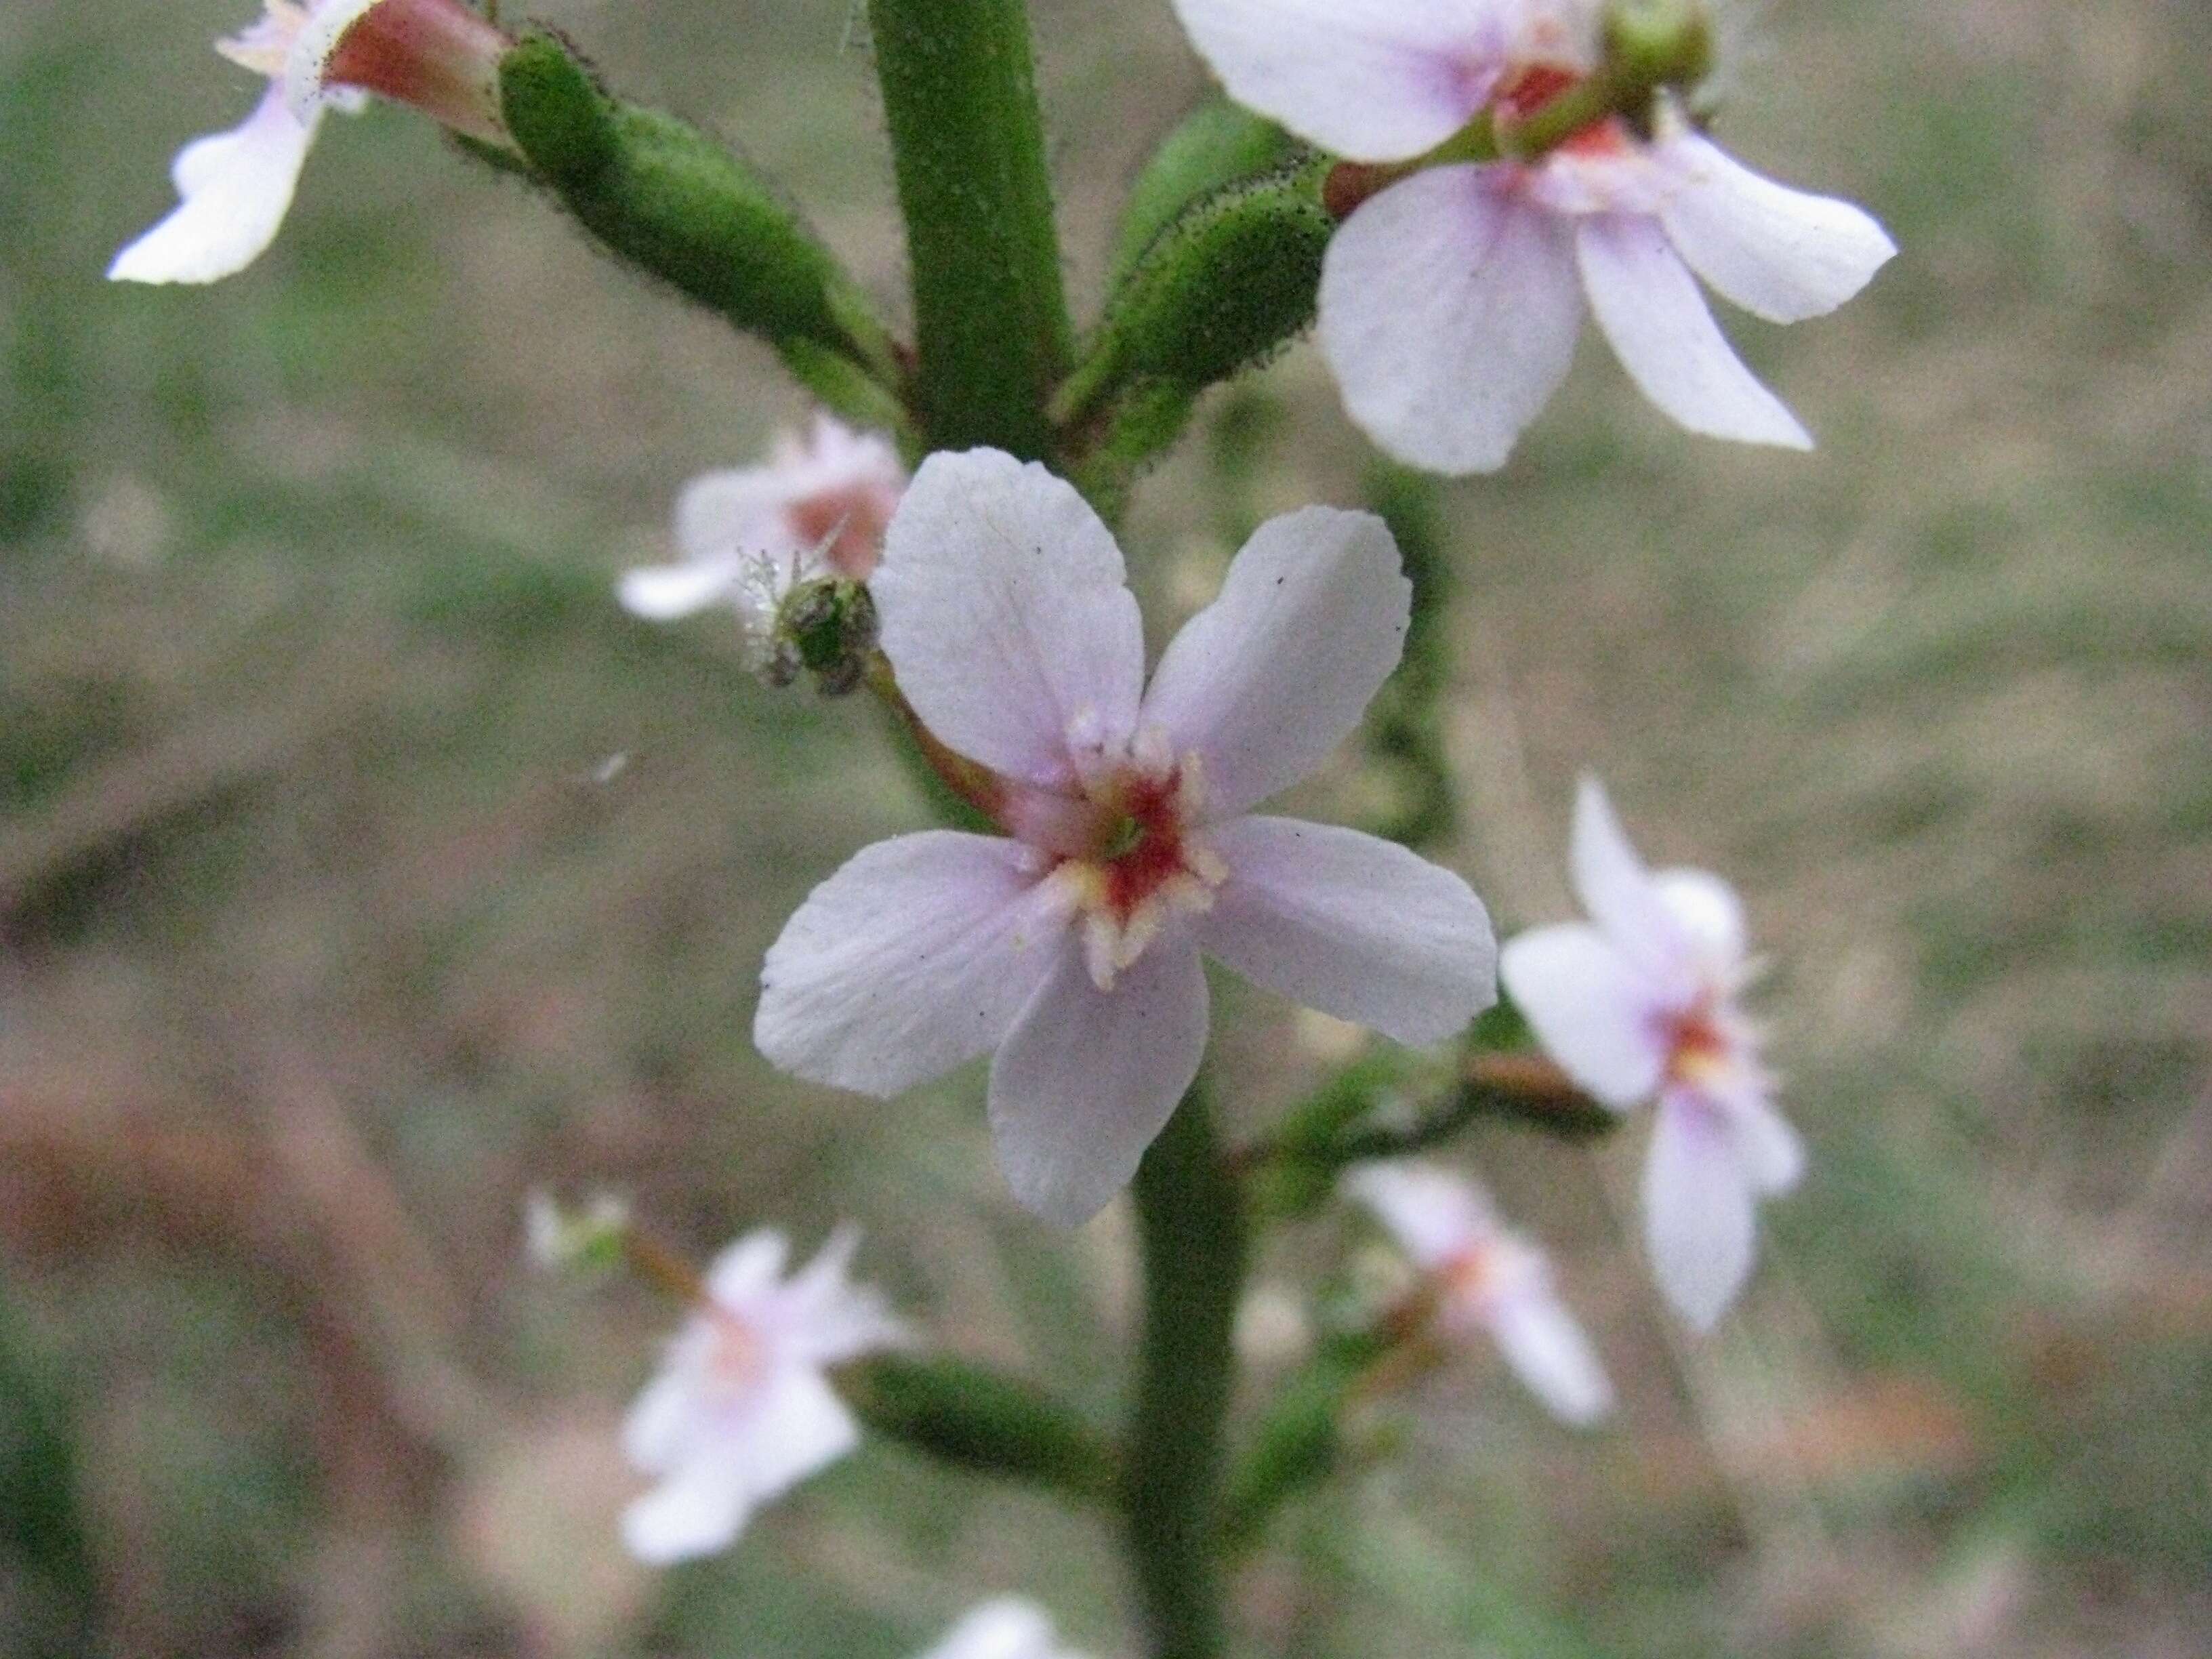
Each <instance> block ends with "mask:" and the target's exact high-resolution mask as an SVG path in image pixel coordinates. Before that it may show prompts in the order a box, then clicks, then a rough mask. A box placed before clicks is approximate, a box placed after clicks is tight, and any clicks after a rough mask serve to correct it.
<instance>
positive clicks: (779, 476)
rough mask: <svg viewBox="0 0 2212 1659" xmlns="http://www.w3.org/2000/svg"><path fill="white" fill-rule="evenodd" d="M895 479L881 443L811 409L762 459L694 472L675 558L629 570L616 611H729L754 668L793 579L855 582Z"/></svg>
mask: <svg viewBox="0 0 2212 1659" xmlns="http://www.w3.org/2000/svg"><path fill="white" fill-rule="evenodd" d="M905 488H906V470H905V469H904V468H903V467H902V466H901V465H899V459H898V453H897V452H896V451H895V450H894V449H893V448H892V447H891V446H890V442H889V441H888V440H886V439H884V438H882V437H880V436H878V435H875V434H873V433H866V434H863V433H857V432H854V431H853V430H852V429H851V428H849V427H847V426H845V425H844V424H843V423H842V422H839V421H838V420H836V418H835V417H833V416H829V415H817V416H815V417H814V423H813V426H812V428H811V429H810V430H809V431H808V432H807V433H806V435H805V436H803V437H802V436H800V435H798V434H796V433H788V432H787V433H784V434H782V435H780V436H779V437H778V438H777V440H776V442H775V449H774V450H773V451H772V452H771V453H770V454H769V459H768V462H767V464H766V465H763V466H749V467H738V468H733V469H732V470H730V471H721V472H708V473H702V474H701V475H700V476H699V477H696V478H694V479H693V480H692V481H691V482H690V483H689V484H687V485H685V486H684V493H683V494H682V495H679V496H678V497H677V501H676V545H677V549H678V551H679V552H681V553H682V554H683V556H684V557H683V561H682V562H680V563H677V564H663V565H647V566H643V567H641V568H638V569H635V570H632V571H630V572H629V574H626V575H625V576H623V579H622V584H621V586H620V588H619V589H618V590H617V591H618V592H619V594H620V597H621V599H622V602H623V606H624V608H625V609H627V610H629V611H631V612H633V613H634V614H635V615H637V616H640V617H647V618H648V619H649V620H652V621H654V622H669V621H673V620H674V619H676V618H678V617H688V616H690V615H692V614H694V613H695V612H696V611H702V610H705V609H706V608H707V607H708V606H709V605H731V606H732V607H734V608H735V610H736V611H737V613H738V623H739V626H740V627H741V628H742V629H743V630H744V641H745V648H746V651H747V653H748V657H749V659H750V661H751V664H752V665H753V666H754V667H755V668H764V667H766V666H767V665H768V662H769V656H770V655H771V654H772V653H773V651H774V647H775V635H776V625H777V619H778V616H779V613H780V611H781V608H782V605H783V601H784V599H785V598H786V597H787V595H788V594H789V593H790V592H791V591H792V589H793V588H794V587H796V586H799V584H800V583H801V582H804V581H807V580H811V579H813V578H815V577H818V576H836V577H840V578H842V579H843V580H847V581H855V582H864V581H866V580H868V578H869V577H870V576H872V575H873V574H875V568H876V562H877V560H878V559H879V558H880V557H881V556H882V554H883V545H884V526H885V525H887V524H889V523H890V516H891V513H892V512H893V511H894V510H895V509H896V507H897V506H898V502H899V495H900V494H901V492H902V491H903V490H904V489H905Z"/></svg>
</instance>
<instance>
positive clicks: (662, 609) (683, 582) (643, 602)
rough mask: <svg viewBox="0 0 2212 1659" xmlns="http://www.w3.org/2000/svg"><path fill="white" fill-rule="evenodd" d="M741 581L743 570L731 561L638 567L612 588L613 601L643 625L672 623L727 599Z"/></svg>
mask: <svg viewBox="0 0 2212 1659" xmlns="http://www.w3.org/2000/svg"><path fill="white" fill-rule="evenodd" d="M743 581H744V565H743V564H742V563H741V562H739V561H738V560H737V559H734V558H726V557H725V558H716V559H694V560H692V561H690V562H689V563H685V564H649V565H641V566H640V567H639V568H637V569H635V570H627V571H624V572H623V577H622V580H620V581H619V582H617V583H616V585H615V597H616V598H617V599H619V600H621V601H622V608H623V610H625V611H629V613H630V615H631V616H633V617H644V618H645V620H646V621H647V622H674V621H676V620H678V618H679V617H691V616H696V615H697V614H698V613H699V612H700V611H704V610H706V609H707V608H708V606H709V605H719V604H720V603H722V602H723V601H724V600H726V599H729V598H731V596H732V595H733V594H735V593H736V592H738V587H739V586H740V584H741V583H742V582H743Z"/></svg>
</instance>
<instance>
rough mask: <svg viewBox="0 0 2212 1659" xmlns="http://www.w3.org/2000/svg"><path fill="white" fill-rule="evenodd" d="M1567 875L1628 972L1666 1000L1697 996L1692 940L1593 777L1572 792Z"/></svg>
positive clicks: (1602, 786)
mask: <svg viewBox="0 0 2212 1659" xmlns="http://www.w3.org/2000/svg"><path fill="white" fill-rule="evenodd" d="M1567 870H1568V874H1569V876H1570V877H1571V878H1572V880H1573V883H1574V889H1575V896H1576V897H1577V898H1578V899H1580V900H1581V901H1582V902H1583V909H1584V910H1585V911H1586V912H1588V913H1589V919H1590V920H1591V921H1594V922H1595V923H1596V924H1597V926H1598V930H1599V931H1600V932H1601V933H1603V934H1604V935H1605V936H1606V939H1607V940H1608V941H1609V942H1610V943H1611V944H1612V945H1613V949H1614V950H1615V951H1618V952H1619V953H1620V956H1621V957H1622V959H1623V960H1624V961H1625V962H1626V963H1627V964H1628V966H1630V967H1631V968H1632V969H1636V970H1637V971H1638V972H1639V973H1641V974H1643V975H1644V976H1645V977H1646V978H1647V979H1648V980H1649V981H1651V984H1652V987H1653V988H1654V990H1655V991H1656V992H1657V993H1658V994H1660V995H1661V996H1662V997H1666V998H1669V999H1671V1000H1675V1001H1680V1000H1685V999H1686V998H1687V997H1689V996H1691V995H1693V994H1695V993H1696V990H1697V988H1698V987H1697V985H1696V982H1695V981H1694V979H1693V978H1692V976H1691V975H1692V968H1693V965H1694V957H1695V950H1694V946H1693V945H1692V939H1691V938H1690V936H1689V935H1688V934H1687V933H1685V932H1684V929H1683V927H1682V923H1681V921H1680V919H1678V918H1677V916H1676V915H1675V914H1674V910H1673V909H1672V908H1669V907H1668V903H1667V902H1666V899H1665V898H1664V896H1662V890H1661V888H1660V886H1659V884H1658V883H1657V882H1656V880H1655V879H1654V878H1652V875H1651V872H1650V871H1649V870H1648V869H1646V868H1645V867H1644V860H1642V859H1641V858H1639V857H1638V856H1637V852H1636V848H1634V847H1633V846H1632V845H1631V844H1630V843H1629V840H1628V835H1627V832H1626V831H1625V830H1624V829H1621V827H1620V818H1619V817H1617V816H1615V814H1614V812H1613V802H1612V800H1611V799H1609V798H1608V797H1607V794H1606V793H1605V786H1604V785H1603V784H1601V783H1600V782H1599V781H1597V780H1596V779H1595V778H1594V777H1591V776H1589V775H1584V776H1583V780H1582V782H1581V784H1580V785H1579V787H1577V789H1576V791H1575V823H1574V829H1573V831H1572V833H1571V836H1569V838H1568V842H1567Z"/></svg>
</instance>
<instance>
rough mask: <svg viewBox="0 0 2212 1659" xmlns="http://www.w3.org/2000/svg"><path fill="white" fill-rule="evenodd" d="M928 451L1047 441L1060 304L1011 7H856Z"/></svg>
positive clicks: (1044, 179)
mask: <svg viewBox="0 0 2212 1659" xmlns="http://www.w3.org/2000/svg"><path fill="white" fill-rule="evenodd" d="M868 21H869V26H870V29H871V33H872V37H873V40H874V46H875V57H876V70H877V75H878V78H879V79H880V81H881V82H882V85H883V94H884V115H885V117H886V118H887V119H888V121H889V123H890V136H891V150H892V156H893V163H894V167H895V168H896V173H897V178H898V197H899V209H900V212H901V213H902V216H904V218H905V221H906V231H907V257H908V263H909V264H910V266H911V267H912V270H913V281H914V310H915V328H916V333H917V343H916V351H917V362H916V365H915V386H914V392H915V400H916V402H917V403H918V404H919V407H920V415H921V428H922V435H923V437H924V439H925V441H926V443H927V447H929V448H931V449H965V448H968V447H971V446H975V445H987V446H989V447H993V448H997V449H1003V450H1006V451H1007V452H1008V453H1011V454H1013V455H1016V456H1018V457H1020V458H1021V459H1024V460H1042V459H1045V458H1046V457H1047V456H1048V454H1049V453H1050V451H1051V447H1052V429H1051V426H1050V424H1049V422H1048V421H1047V420H1046V418H1045V399H1046V398H1047V397H1048V394H1049V393H1050V391H1051V389H1052V387H1053V386H1054V384H1055V383H1056V382H1057V381H1058V380H1059V379H1060V374H1061V373H1062V372H1063V371H1064V369H1065V368H1066V361H1067V356H1068V351H1069V343H1070V329H1069V325H1068V320H1067V304H1066V297H1065V295H1064V293H1063V290H1062V288H1061V283H1060V240H1059V236H1058V234H1057V232H1056V231H1055V229H1054V224H1053V205H1052V179H1051V175H1050V173H1049V172H1048V168H1047V166H1046V161H1045V146H1044V124H1043V118H1042V115H1041V114H1040V113H1039V112H1038V108H1037V100H1036V79H1035V74H1034V71H1033V70H1032V68H1031V63H1030V32H1029V16H1028V12H1027V9H1026V7H1025V6H1024V3H1023V0H870V3H869V6H868Z"/></svg>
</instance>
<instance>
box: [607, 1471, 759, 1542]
mask: <svg viewBox="0 0 2212 1659" xmlns="http://www.w3.org/2000/svg"><path fill="white" fill-rule="evenodd" d="M752 1511H753V1504H752V1502H751V1500H750V1498H748V1497H747V1496H746V1493H745V1483H744V1474H743V1471H742V1470H740V1469H739V1468H738V1467H737V1466H736V1465H735V1464H734V1463H732V1462H730V1461H728V1460H726V1459H723V1458H713V1457H703V1458H696V1459H694V1460H693V1461H692V1462H688V1463H686V1464H685V1465H684V1467H683V1468H681V1469H679V1470H678V1471H677V1472H676V1473H675V1474H671V1476H669V1478H668V1479H667V1480H664V1481H662V1482H661V1483H660V1484H659V1486H655V1487H654V1488H653V1490H652V1491H651V1492H647V1494H646V1495H645V1496H644V1497H642V1498H639V1499H638V1500H637V1501H636V1502H635V1504H631V1505H630V1506H629V1508H628V1509H626V1510H623V1517H622V1535H623V1543H624V1544H626V1545H628V1546H629V1553H631V1554H632V1555H635V1557H637V1559H639V1560H641V1561H642V1562H644V1563H645V1564H646V1565H647V1566H653V1567H665V1566H672V1565H675V1564H676V1563H677V1562H678V1561H689V1560H691V1559H695V1558H696V1557H698V1556H702V1555H712V1554H713V1553H714V1552H715V1551H717V1550H720V1549H726V1548H727V1547H729V1546H730V1544H731V1543H732V1541H734V1540H735V1539H736V1537H737V1535H738V1533H739V1532H741V1531H742V1530H744V1524H745V1522H746V1521H748V1520H749V1519H750V1518H751V1516H752Z"/></svg>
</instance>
